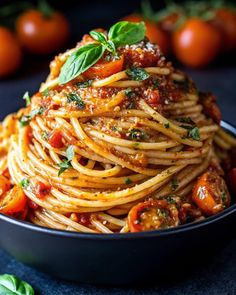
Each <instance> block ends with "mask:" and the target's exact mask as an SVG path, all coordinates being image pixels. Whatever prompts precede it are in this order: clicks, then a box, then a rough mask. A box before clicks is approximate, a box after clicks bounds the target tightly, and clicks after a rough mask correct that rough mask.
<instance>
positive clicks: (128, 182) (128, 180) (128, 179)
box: [125, 178, 133, 184]
mask: <svg viewBox="0 0 236 295" xmlns="http://www.w3.org/2000/svg"><path fill="white" fill-rule="evenodd" d="M132 182H133V181H132V180H131V179H130V178H126V179H125V184H131V183H132Z"/></svg>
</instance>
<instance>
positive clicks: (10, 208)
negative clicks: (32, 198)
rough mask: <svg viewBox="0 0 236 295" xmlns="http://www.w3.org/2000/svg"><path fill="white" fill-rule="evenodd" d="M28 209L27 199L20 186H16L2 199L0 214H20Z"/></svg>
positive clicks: (0, 199)
mask: <svg viewBox="0 0 236 295" xmlns="http://www.w3.org/2000/svg"><path fill="white" fill-rule="evenodd" d="M26 207H27V198H26V196H25V194H24V191H23V190H22V189H21V188H20V187H19V186H14V187H13V188H12V189H11V190H10V191H9V192H7V193H6V194H5V195H4V196H3V197H1V198H0V212H1V213H4V214H7V215H12V214H15V213H20V212H23V211H24V210H25V208H26Z"/></svg>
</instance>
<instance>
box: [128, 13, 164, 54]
mask: <svg viewBox="0 0 236 295" xmlns="http://www.w3.org/2000/svg"><path fill="white" fill-rule="evenodd" d="M123 20H125V21H128V22H133V23H139V22H142V21H143V22H145V25H146V36H147V37H148V39H149V40H150V42H152V43H155V44H158V45H159V46H160V48H161V51H162V52H163V54H164V55H167V54H168V52H169V47H170V44H169V38H168V36H167V35H166V33H165V32H164V31H163V30H162V29H161V28H159V27H158V25H157V24H155V23H153V22H151V21H149V20H146V19H144V18H142V17H141V16H140V15H137V14H131V15H128V16H126V17H125V18H123Z"/></svg>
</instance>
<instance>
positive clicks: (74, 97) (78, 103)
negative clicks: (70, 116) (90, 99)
mask: <svg viewBox="0 0 236 295" xmlns="http://www.w3.org/2000/svg"><path fill="white" fill-rule="evenodd" d="M67 101H68V102H69V103H71V102H75V104H76V106H77V108H78V109H80V110H83V109H84V108H85V103H84V101H83V100H82V99H81V98H80V97H79V95H78V94H76V93H69V94H68V95H67Z"/></svg>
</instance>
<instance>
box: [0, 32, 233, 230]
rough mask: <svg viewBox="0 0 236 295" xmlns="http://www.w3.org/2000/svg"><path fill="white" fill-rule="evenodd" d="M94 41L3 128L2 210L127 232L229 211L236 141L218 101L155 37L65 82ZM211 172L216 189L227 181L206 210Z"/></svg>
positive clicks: (58, 63)
mask: <svg viewBox="0 0 236 295" xmlns="http://www.w3.org/2000/svg"><path fill="white" fill-rule="evenodd" d="M93 42H95V41H94V40H91V38H89V37H88V36H87V35H86V36H85V37H84V38H83V41H82V43H79V44H78V46H77V47H76V48H75V49H73V50H72V51H70V52H69V53H68V52H66V53H65V54H61V55H59V56H58V57H56V58H55V60H54V61H53V62H52V63H51V72H50V75H49V77H48V78H47V81H46V82H45V83H44V84H42V86H41V88H40V90H39V92H38V93H36V94H35V95H34V96H33V97H32V98H31V102H29V105H28V106H27V107H26V108H24V109H21V110H19V112H18V113H17V114H12V115H9V116H7V117H6V118H5V120H4V121H3V123H2V125H1V127H0V155H1V160H0V172H1V177H2V178H1V179H0V187H1V191H0V193H1V209H0V210H1V212H3V213H5V214H8V215H12V216H15V217H17V218H20V219H26V220H29V221H31V222H33V223H34V224H37V225H40V226H46V227H50V228H55V229H60V230H71V231H78V232H88V233H98V232H99V233H112V232H121V233H125V232H129V231H142V230H150V229H159V228H167V227H172V226H177V225H179V224H181V223H185V222H188V220H190V221H196V220H200V219H203V218H205V217H206V216H208V215H212V214H215V213H217V212H219V211H222V210H223V209H224V208H225V207H227V206H229V193H228V189H227V187H226V186H225V183H224V180H223V178H222V175H223V172H222V169H221V167H220V162H222V160H223V158H226V157H227V156H228V153H229V152H228V151H229V150H230V149H232V148H233V147H235V146H236V140H235V139H234V138H232V137H231V136H230V135H229V134H227V133H225V131H223V130H222V129H221V128H220V127H219V125H218V123H219V120H220V117H219V114H218V113H217V112H218V108H217V105H216V104H215V102H214V101H213V100H210V99H209V97H211V95H210V94H208V95H206V94H200V95H199V93H198V91H197V89H196V87H195V86H194V84H193V82H192V81H191V80H190V79H189V78H188V77H187V76H186V75H184V74H183V73H182V72H180V71H176V70H175V69H173V67H172V65H171V64H170V63H169V62H167V61H166V60H165V58H164V57H163V56H162V54H161V53H160V51H159V48H158V46H157V45H153V44H151V43H149V42H148V41H147V40H144V41H141V42H138V43H136V44H133V45H125V46H120V47H118V48H117V53H116V56H115V57H114V56H112V54H110V52H108V51H107V52H105V53H104V56H103V57H102V58H101V59H100V60H99V61H98V62H97V63H96V64H95V65H94V66H91V67H90V69H88V70H87V71H85V72H84V73H82V74H80V75H78V76H77V77H75V78H74V79H72V80H71V81H69V82H67V83H64V84H60V82H59V78H58V77H59V74H60V71H61V68H62V67H63V65H64V63H65V62H66V60H67V59H68V56H70V54H71V52H74V51H76V50H77V49H78V48H80V47H81V46H84V45H85V44H87V43H93ZM120 60H122V63H121V64H122V66H121V67H122V68H121V70H119V65H118V66H117V61H120ZM115 63H116V65H115ZM108 68H109V70H107V69H108ZM107 72H109V74H108V75H107ZM135 75H136V76H135ZM140 75H141V78H140ZM142 75H143V76H144V77H142ZM206 102H207V103H208V104H207V103H206ZM217 115H218V116H217ZM206 173H210V175H211V176H212V175H213V176H214V177H213V176H212V177H213V180H212V179H211V181H210V182H209V184H208V179H206V177H207V176H206ZM204 174H205V178H204V179H205V180H204V181H205V182H204V184H205V188H206V189H207V188H209V190H210V189H211V187H210V186H211V184H212V183H214V185H216V184H217V185H218V184H219V186H218V187H217V189H218V192H216V193H215V195H214V197H212V200H213V201H214V204H213V205H214V206H212V207H210V205H209V202H208V201H209V200H208V198H210V197H209V196H208V195H207V196H206V195H202V198H203V199H204V200H205V201H206V202H205V203H204V204H202V202H201V200H199V198H197V194H199V190H198V192H196V193H195V196H194V195H193V194H194V191H196V187H197V185H198V184H197V183H198V182H199V178H198V177H199V176H200V178H201V177H202V176H201V175H204ZM202 183H203V182H202ZM204 184H202V185H203V186H204ZM222 188H223V189H222ZM198 189H199V187H198ZM212 194H214V193H212ZM219 194H221V197H219ZM212 200H211V201H212ZM213 201H212V202H213ZM207 202H208V203H207ZM204 206H205V207H204ZM213 207H214V208H213ZM211 209H212V210H211ZM213 209H214V210H213Z"/></svg>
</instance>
